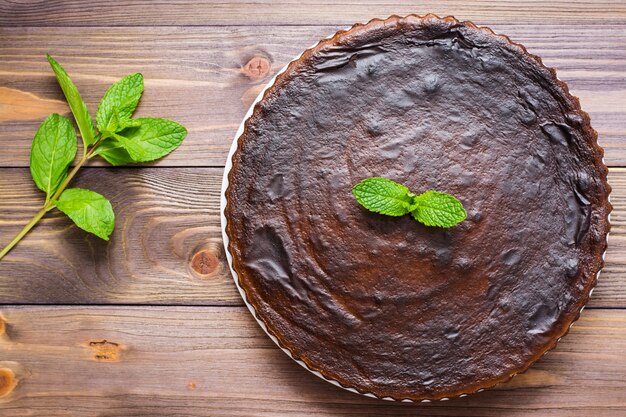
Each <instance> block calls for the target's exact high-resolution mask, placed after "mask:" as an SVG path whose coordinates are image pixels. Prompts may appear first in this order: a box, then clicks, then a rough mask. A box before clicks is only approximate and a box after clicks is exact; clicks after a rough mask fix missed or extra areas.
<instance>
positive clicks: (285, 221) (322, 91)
mask: <svg viewBox="0 0 626 417" xmlns="http://www.w3.org/2000/svg"><path fill="white" fill-rule="evenodd" d="M237 140H238V145H237V149H236V151H235V152H234V154H233V158H232V168H231V170H230V172H229V173H228V180H229V186H228V188H227V190H226V208H225V216H226V219H227V223H226V233H227V235H228V238H229V245H228V251H229V252H230V253H231V255H232V258H233V260H232V267H233V269H234V271H235V272H236V273H237V279H238V285H239V286H240V287H241V288H242V289H243V290H244V292H245V296H246V299H247V301H248V302H249V303H250V304H251V305H252V307H253V308H254V310H255V312H256V315H257V317H258V318H259V319H260V320H261V321H262V322H263V323H264V324H265V325H266V326H267V329H268V332H269V333H270V334H272V335H273V336H275V337H276V338H277V339H278V341H279V343H280V345H281V346H282V347H283V348H285V349H287V350H288V351H289V352H290V353H291V355H292V356H293V357H294V358H295V359H298V360H301V361H303V362H304V363H305V364H306V366H307V367H308V368H310V369H311V370H314V371H318V372H320V373H321V374H322V375H323V376H324V377H325V378H327V379H330V380H333V381H337V382H339V383H340V384H341V385H342V386H344V387H347V388H354V389H356V390H357V391H359V392H361V393H371V394H374V395H375V396H377V397H379V398H384V397H387V398H392V399H395V400H403V399H408V400H414V401H418V400H426V399H428V400H434V399H441V398H449V397H454V396H458V395H461V394H465V393H472V392H475V391H477V390H480V389H483V388H489V387H491V386H493V385H495V384H497V383H499V382H503V381H506V380H508V379H509V378H511V376H513V375H515V374H517V373H519V372H523V371H524V370H526V369H527V368H528V367H529V366H530V365H531V364H532V363H533V362H535V361H536V360H537V359H539V358H540V357H541V356H542V355H543V354H544V353H546V352H547V351H548V350H549V349H551V348H552V347H554V345H555V344H556V342H557V341H558V339H559V338H560V337H562V336H563V335H564V334H565V333H566V332H567V330H568V329H569V327H570V325H571V324H572V322H573V321H575V320H576V319H577V318H578V315H579V312H580V311H581V309H582V307H583V306H584V305H585V303H586V302H587V300H588V298H589V294H590V292H591V290H592V288H593V287H594V286H595V283H596V277H597V273H598V272H599V270H600V269H601V267H602V265H603V254H604V252H605V250H606V237H607V234H608V230H609V222H608V215H609V212H610V210H611V205H610V204H609V202H608V195H609V192H610V187H609V185H608V183H607V180H606V176H607V168H606V166H605V165H604V163H603V160H602V156H603V151H602V149H601V148H600V147H599V146H598V144H597V134H596V132H595V131H594V130H593V129H592V128H591V125H590V121H589V117H588V115H587V114H586V113H585V112H583V111H582V110H581V108H580V104H579V102H578V99H577V98H575V97H573V96H571V95H570V94H569V92H568V89H567V86H566V85H565V83H563V82H561V81H560V80H558V79H557V78H556V74H555V72H554V70H552V69H549V68H546V67H545V66H544V65H543V64H542V63H541V60H540V59H539V58H538V57H536V56H534V55H531V54H529V53H528V52H527V51H526V50H525V49H524V47H523V46H521V45H519V44H515V43H513V42H511V41H510V40H509V39H508V38H507V37H505V36H500V35H495V34H494V33H493V32H492V31H491V30H489V29H486V28H478V27H476V26H475V25H474V24H472V23H471V22H459V21H457V20H456V19H454V18H452V17H446V18H439V17H437V16H434V15H427V16H423V17H420V16H415V15H411V16H407V17H397V16H393V17H390V18H389V19H386V20H378V19H375V20H372V21H370V22H369V23H367V24H364V25H355V26H353V27H352V28H351V29H349V30H347V31H340V32H338V33H337V34H335V35H334V36H333V37H332V38H329V39H326V40H323V41H321V42H320V43H319V44H317V45H316V46H315V47H313V48H311V49H309V50H307V51H305V52H304V53H303V54H302V56H301V57H300V58H298V59H297V60H296V61H294V62H292V63H291V64H290V65H289V66H288V67H287V69H286V70H285V71H284V72H283V73H281V74H280V75H279V76H278V77H277V79H276V80H275V82H274V83H273V85H272V86H270V87H269V88H268V89H267V90H266V91H265V93H264V95H263V98H262V100H261V101H260V102H259V103H258V104H257V105H256V106H255V108H254V111H253V113H252V115H251V117H250V118H249V119H248V120H247V121H246V123H245V128H244V131H243V134H242V135H241V136H240V137H239V138H238V139H237ZM371 176H383V177H387V178H389V179H392V180H394V181H397V182H401V183H403V184H405V185H406V186H408V187H409V188H410V189H411V190H414V191H415V192H417V193H419V192H422V191H425V190H428V189H436V190H439V191H444V192H448V193H451V194H452V195H454V196H456V197H457V198H459V199H460V200H461V201H462V202H463V204H464V206H465V208H466V209H467V211H468V219H467V220H466V221H464V222H463V223H461V224H460V225H458V226H456V227H454V228H451V229H439V228H429V227H426V226H423V225H421V224H419V223H417V222H415V221H414V220H412V219H411V218H410V217H409V216H404V217H402V218H393V217H387V216H382V215H379V214H376V213H371V212H368V211H367V210H365V209H364V208H363V207H361V206H360V205H359V204H358V203H357V202H356V200H355V199H354V197H353V196H352V193H351V188H352V186H353V185H354V184H356V183H357V182H359V181H360V180H362V179H363V178H366V177H371Z"/></svg>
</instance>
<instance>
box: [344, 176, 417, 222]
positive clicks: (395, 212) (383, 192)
mask: <svg viewBox="0 0 626 417" xmlns="http://www.w3.org/2000/svg"><path fill="white" fill-rule="evenodd" d="M352 194H354V196H355V197H356V200H357V201H358V202H359V204H361V205H362V206H363V207H365V208H366V209H368V210H369V211H373V212H376V213H380V214H386V215H387V216H402V215H405V214H407V213H409V212H410V211H411V209H412V207H411V203H412V202H413V194H411V192H410V191H409V189H408V188H406V187H405V186H404V185H402V184H398V183H397V182H394V181H391V180H388V179H386V178H381V177H372V178H366V179H364V180H363V181H361V182H360V183H358V184H357V185H355V186H354V187H353V188H352Z"/></svg>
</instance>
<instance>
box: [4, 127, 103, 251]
mask: <svg viewBox="0 0 626 417" xmlns="http://www.w3.org/2000/svg"><path fill="white" fill-rule="evenodd" d="M102 140H103V139H102V138H99V139H98V140H97V141H96V143H94V145H93V146H92V147H91V148H90V149H89V151H88V152H83V157H82V158H80V160H79V161H78V163H77V164H76V166H75V167H74V168H73V169H72V170H71V171H70V173H69V174H68V175H67V177H65V179H64V180H63V182H62V183H61V185H59V188H58V189H57V190H56V192H55V193H54V194H53V195H52V197H50V199H49V200H48V201H47V202H46V204H45V205H44V206H43V207H42V208H41V210H39V211H38V212H37V214H35V216H34V217H33V218H32V219H31V220H30V221H29V222H28V223H27V224H26V225H25V226H24V227H23V228H22V230H20V232H19V233H18V234H17V235H16V236H15V237H14V238H13V240H12V241H11V242H10V243H9V244H8V245H6V246H5V247H4V249H2V251H1V252H0V260H2V258H4V256H5V255H6V254H7V253H9V252H10V251H11V249H13V247H14V246H15V245H17V244H18V242H19V241H20V240H22V238H23V237H24V236H26V234H27V233H28V232H29V231H30V229H32V228H33V227H34V226H35V225H36V224H37V223H38V222H39V220H41V218H42V217H43V216H44V215H45V214H46V213H47V212H48V211H50V210H52V209H53V208H54V206H55V201H57V200H58V199H59V197H60V196H61V194H63V191H65V189H66V188H67V186H68V184H69V183H70V181H72V179H73V178H74V176H75V175H76V173H77V172H78V170H79V169H80V168H81V167H82V166H83V165H84V164H85V162H87V161H88V160H89V159H90V158H91V157H92V156H93V153H94V151H95V149H96V148H97V147H98V145H100V143H101V142H102Z"/></svg>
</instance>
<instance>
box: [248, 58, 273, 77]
mask: <svg viewBox="0 0 626 417" xmlns="http://www.w3.org/2000/svg"><path fill="white" fill-rule="evenodd" d="M270 68H271V64H270V60H269V59H267V58H266V57H264V56H262V55H255V56H253V57H252V58H251V59H250V60H249V61H248V63H247V64H246V65H244V67H243V73H244V74H245V75H246V77H248V78H250V79H251V80H260V79H261V78H265V77H266V76H267V75H268V74H269V73H270Z"/></svg>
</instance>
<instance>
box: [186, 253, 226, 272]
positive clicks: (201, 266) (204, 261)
mask: <svg viewBox="0 0 626 417" xmlns="http://www.w3.org/2000/svg"><path fill="white" fill-rule="evenodd" d="M219 264H220V261H219V259H217V256H215V254H214V253H213V252H211V251H210V250H208V249H202V250H201V251H199V252H198V253H196V254H195V255H193V258H191V267H192V268H193V270H194V271H196V272H197V273H198V274H200V275H203V276H206V275H211V274H212V273H213V272H215V270H216V269H217V267H218V266H219Z"/></svg>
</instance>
